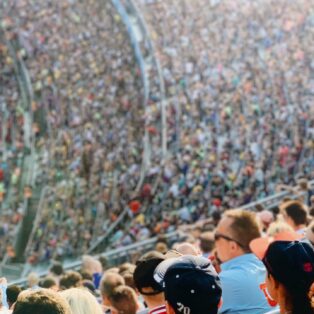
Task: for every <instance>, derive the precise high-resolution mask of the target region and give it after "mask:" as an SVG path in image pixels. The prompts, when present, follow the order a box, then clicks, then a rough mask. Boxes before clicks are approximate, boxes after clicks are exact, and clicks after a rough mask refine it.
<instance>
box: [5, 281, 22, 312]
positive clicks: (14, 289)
mask: <svg viewBox="0 0 314 314" xmlns="http://www.w3.org/2000/svg"><path fill="white" fill-rule="evenodd" d="M21 291H22V289H21V288H20V287H19V286H16V285H12V286H9V287H8V288H7V301H8V304H9V307H11V305H12V304H13V303H15V302H16V300H17V298H18V296H19V294H20V293H21Z"/></svg>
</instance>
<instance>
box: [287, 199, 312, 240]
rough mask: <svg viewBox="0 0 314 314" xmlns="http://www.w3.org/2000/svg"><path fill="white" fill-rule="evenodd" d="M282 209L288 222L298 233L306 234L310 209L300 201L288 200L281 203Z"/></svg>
mask: <svg viewBox="0 0 314 314" xmlns="http://www.w3.org/2000/svg"><path fill="white" fill-rule="evenodd" d="M281 211H282V214H283V217H284V219H285V221H286V222H287V224H289V225H290V226H291V227H292V228H293V229H294V230H295V231H296V232H297V233H300V234H302V235H304V233H305V229H306V226H307V223H308V211H307V208H306V206H305V205H304V204H303V203H302V202H300V201H288V202H284V203H283V204H282V205H281Z"/></svg>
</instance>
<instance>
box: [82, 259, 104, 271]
mask: <svg viewBox="0 0 314 314" xmlns="http://www.w3.org/2000/svg"><path fill="white" fill-rule="evenodd" d="M82 271H85V272H87V273H90V274H91V275H92V274H94V273H101V272H102V265H101V263H100V262H99V261H98V260H97V259H95V258H94V257H92V256H89V255H84V256H83V257H82Z"/></svg>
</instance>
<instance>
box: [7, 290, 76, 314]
mask: <svg viewBox="0 0 314 314" xmlns="http://www.w3.org/2000/svg"><path fill="white" fill-rule="evenodd" d="M43 313H45V314H71V313H72V312H71V309H70V307H69V304H68V303H67V302H66V300H65V299H64V298H63V297H61V296H60V295H59V294H58V293H57V292H52V291H51V290H45V289H42V290H39V291H23V292H21V293H20V295H19V297H18V299H17V302H16V303H15V306H14V310H13V314H43Z"/></svg>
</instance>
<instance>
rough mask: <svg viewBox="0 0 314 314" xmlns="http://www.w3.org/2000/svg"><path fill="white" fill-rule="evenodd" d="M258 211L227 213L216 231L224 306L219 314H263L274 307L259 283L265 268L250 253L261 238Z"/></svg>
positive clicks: (230, 211) (238, 210)
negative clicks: (251, 247)
mask: <svg viewBox="0 0 314 314" xmlns="http://www.w3.org/2000/svg"><path fill="white" fill-rule="evenodd" d="M260 236H261V234H260V228H259V225H258V222H257V220H256V217H255V214H254V213H252V212H249V211H245V210H240V209H236V210H229V211H226V212H225V213H224V216H223V217H222V219H221V221H220V222H219V224H218V226H217V229H216V232H215V244H216V249H217V254H218V258H219V259H220V261H221V262H222V264H221V273H220V274H219V277H220V280H221V285H222V302H223V303H222V307H221V308H220V310H219V314H264V313H266V312H269V311H270V310H271V307H270V305H269V304H268V302H267V300H266V298H265V296H264V293H263V291H262V290H261V288H260V285H261V284H263V283H264V282H265V275H266V269H265V267H264V265H263V263H262V262H261V261H260V260H259V259H258V258H257V257H256V256H255V255H254V254H252V253H251V251H250V249H249V244H250V242H251V241H252V240H253V239H255V238H258V237H260Z"/></svg>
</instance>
